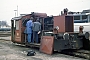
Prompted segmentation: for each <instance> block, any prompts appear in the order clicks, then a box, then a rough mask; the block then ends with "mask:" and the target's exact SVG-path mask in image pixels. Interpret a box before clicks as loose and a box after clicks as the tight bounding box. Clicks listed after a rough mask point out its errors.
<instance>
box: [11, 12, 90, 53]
mask: <svg viewBox="0 0 90 60" xmlns="http://www.w3.org/2000/svg"><path fill="white" fill-rule="evenodd" d="M31 17H33V18H34V21H35V19H36V18H39V20H40V23H41V27H42V28H41V34H39V38H38V39H39V43H27V38H26V37H27V35H26V34H25V33H24V31H25V29H26V26H25V25H26V23H27V21H28V20H29V19H30V18H31ZM11 26H12V27H11V40H12V42H13V43H18V44H24V45H28V46H33V47H39V48H40V51H41V52H43V53H46V54H52V53H53V51H54V50H55V51H59V52H61V51H62V50H66V49H89V48H90V47H89V46H90V45H89V33H88V32H86V33H83V28H82V27H80V31H79V32H76V33H75V32H74V21H73V16H71V15H67V14H64V15H59V16H47V14H46V13H35V12H32V13H31V14H24V15H21V16H19V17H14V18H12V19H11Z"/></svg>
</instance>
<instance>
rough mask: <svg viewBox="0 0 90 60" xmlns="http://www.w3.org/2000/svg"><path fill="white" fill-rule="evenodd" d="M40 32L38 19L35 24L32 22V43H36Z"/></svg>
mask: <svg viewBox="0 0 90 60" xmlns="http://www.w3.org/2000/svg"><path fill="white" fill-rule="evenodd" d="M40 32H41V23H40V22H39V18H37V20H36V21H35V22H33V41H32V42H33V43H34V41H35V42H36V43H38V42H39V41H38V34H40Z"/></svg>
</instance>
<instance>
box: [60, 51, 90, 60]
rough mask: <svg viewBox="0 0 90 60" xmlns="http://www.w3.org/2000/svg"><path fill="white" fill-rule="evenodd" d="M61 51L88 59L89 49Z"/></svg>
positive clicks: (89, 55) (89, 56)
mask: <svg viewBox="0 0 90 60" xmlns="http://www.w3.org/2000/svg"><path fill="white" fill-rule="evenodd" d="M61 53H62V54H66V55H71V56H75V57H80V58H85V59H89V60H90V50H63V51H62V52H61Z"/></svg>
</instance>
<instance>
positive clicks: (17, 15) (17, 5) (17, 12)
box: [17, 5, 18, 16]
mask: <svg viewBox="0 0 90 60" xmlns="http://www.w3.org/2000/svg"><path fill="white" fill-rule="evenodd" d="M17 16H18V5H17Z"/></svg>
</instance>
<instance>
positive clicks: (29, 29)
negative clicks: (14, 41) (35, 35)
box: [26, 17, 33, 43]
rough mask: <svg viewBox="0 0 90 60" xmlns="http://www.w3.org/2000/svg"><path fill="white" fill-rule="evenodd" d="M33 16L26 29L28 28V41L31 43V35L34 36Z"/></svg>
mask: <svg viewBox="0 0 90 60" xmlns="http://www.w3.org/2000/svg"><path fill="white" fill-rule="evenodd" d="M32 21H33V17H31V18H30V20H29V21H28V22H27V23H26V30H27V32H26V33H27V41H28V43H31V36H32V26H33V22H32Z"/></svg>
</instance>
